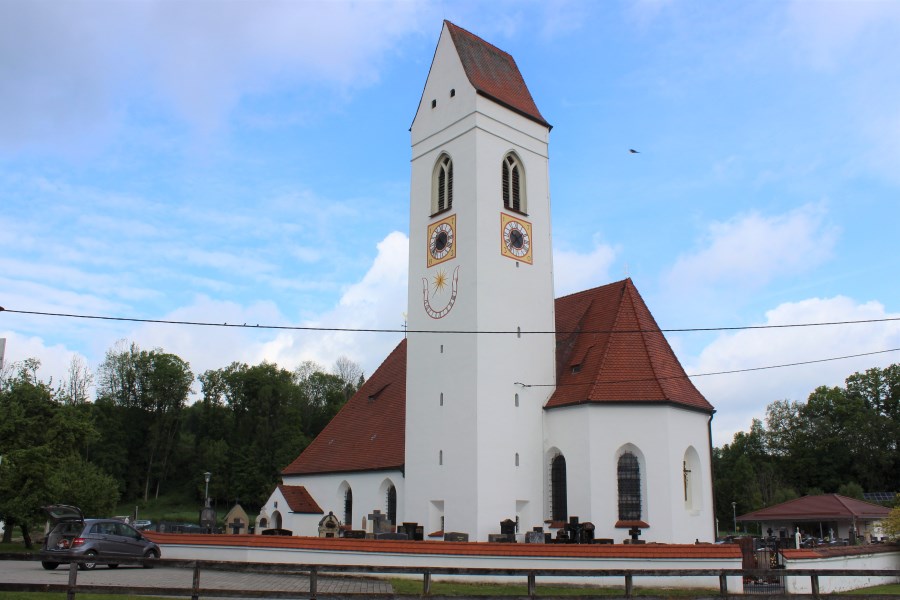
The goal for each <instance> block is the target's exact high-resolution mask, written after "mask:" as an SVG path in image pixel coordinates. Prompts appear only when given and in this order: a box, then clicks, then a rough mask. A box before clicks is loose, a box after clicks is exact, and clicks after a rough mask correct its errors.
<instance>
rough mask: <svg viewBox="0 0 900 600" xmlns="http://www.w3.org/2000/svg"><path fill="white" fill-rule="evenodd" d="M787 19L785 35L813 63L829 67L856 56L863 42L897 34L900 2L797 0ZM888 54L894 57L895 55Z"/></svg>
mask: <svg viewBox="0 0 900 600" xmlns="http://www.w3.org/2000/svg"><path fill="white" fill-rule="evenodd" d="M786 21H787V23H786V28H785V29H786V31H785V37H787V38H788V39H790V41H791V46H792V47H794V48H798V49H799V51H800V53H801V56H803V57H804V58H805V59H806V60H808V61H809V62H810V63H811V64H813V65H815V66H817V67H819V68H823V69H830V68H832V67H834V66H835V65H836V64H837V63H840V62H843V61H847V60H853V56H854V55H856V54H859V47H860V46H867V45H869V47H871V45H870V42H871V40H872V39H875V38H878V37H880V36H881V35H887V36H890V37H891V38H893V37H895V36H896V30H897V25H898V24H900V4H897V3H896V2H806V1H804V0H794V1H793V2H791V3H790V5H789V6H788V10H787V20H786ZM879 34H880V35H879ZM886 58H889V60H892V61H893V60H894V58H895V57H894V56H891V57H886Z"/></svg>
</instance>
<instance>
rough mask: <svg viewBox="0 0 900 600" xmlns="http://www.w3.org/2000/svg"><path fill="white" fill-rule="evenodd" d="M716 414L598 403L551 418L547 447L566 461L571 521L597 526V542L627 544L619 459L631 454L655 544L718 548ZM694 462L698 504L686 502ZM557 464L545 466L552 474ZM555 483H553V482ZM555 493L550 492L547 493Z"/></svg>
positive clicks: (647, 533) (551, 413)
mask: <svg viewBox="0 0 900 600" xmlns="http://www.w3.org/2000/svg"><path fill="white" fill-rule="evenodd" d="M708 419H709V415H708V414H705V413H701V412H695V411H690V410H684V409H681V408H676V407H674V406H670V405H649V406H641V405H636V404H621V405H615V404H592V405H579V406H573V407H567V408H556V409H552V410H548V411H546V416H545V428H546V433H547V435H546V439H545V442H544V443H545V447H546V448H548V449H550V448H552V447H555V448H558V449H559V450H560V451H561V452H562V453H563V455H564V456H565V457H566V468H567V472H566V479H567V490H568V499H569V502H568V509H569V511H568V512H569V515H570V516H577V517H579V519H580V520H581V521H582V522H584V521H590V522H592V523H593V524H594V526H595V537H598V538H611V539H613V540H615V541H616V542H619V543H620V542H621V541H622V540H624V539H625V538H627V537H628V535H627V530H625V529H617V528H616V527H615V523H616V521H617V520H618V489H617V460H618V457H619V455H620V454H621V452H622V451H623V450H625V449H627V450H631V451H634V450H635V449H637V450H638V451H639V452H635V454H636V455H638V458H639V461H640V464H641V483H642V485H641V501H642V506H643V510H642V515H641V520H643V521H645V522H646V523H648V524H649V525H650V528H649V529H645V530H643V532H642V534H641V539H643V540H645V541H648V542H666V543H691V542H694V541H696V540H699V541H701V542H711V541H714V536H715V531H714V524H713V516H712V514H713V513H712V477H711V472H710V460H709V449H708V448H709V442H708V439H709V437H708V431H709V430H708ZM686 455H688V456H690V457H691V459H692V460H693V462H692V463H691V465H690V467H691V471H692V472H691V473H690V475H689V486H690V485H691V480H694V481H695V483H694V485H695V486H696V487H693V488H691V489H689V499H690V502H685V501H684V464H683V463H684V461H685V456H686ZM547 469H549V465H548V464H546V461H545V470H547ZM548 481H549V478H548ZM547 494H549V490H548V491H547Z"/></svg>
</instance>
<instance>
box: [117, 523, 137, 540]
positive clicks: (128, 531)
mask: <svg viewBox="0 0 900 600" xmlns="http://www.w3.org/2000/svg"><path fill="white" fill-rule="evenodd" d="M116 533H117V534H118V535H124V536H125V537H130V538H134V539H137V538H138V532H137V531H135V530H134V529H133V528H132V527H131V526H130V525H126V524H125V523H116Z"/></svg>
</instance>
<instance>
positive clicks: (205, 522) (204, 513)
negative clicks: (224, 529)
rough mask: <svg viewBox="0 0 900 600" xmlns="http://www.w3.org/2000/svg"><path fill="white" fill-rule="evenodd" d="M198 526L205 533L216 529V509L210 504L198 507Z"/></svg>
mask: <svg viewBox="0 0 900 600" xmlns="http://www.w3.org/2000/svg"><path fill="white" fill-rule="evenodd" d="M200 527H201V528H202V529H203V530H204V531H205V532H206V533H213V532H214V531H215V530H216V509H214V508H213V507H211V506H205V507H203V508H202V509H200Z"/></svg>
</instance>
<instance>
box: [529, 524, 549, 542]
mask: <svg viewBox="0 0 900 600" xmlns="http://www.w3.org/2000/svg"><path fill="white" fill-rule="evenodd" d="M546 541H547V534H545V533H544V529H543V527H535V528H534V531H526V532H525V543H526V544H544V543H546Z"/></svg>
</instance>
